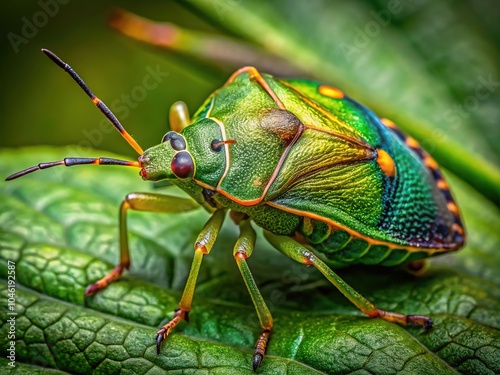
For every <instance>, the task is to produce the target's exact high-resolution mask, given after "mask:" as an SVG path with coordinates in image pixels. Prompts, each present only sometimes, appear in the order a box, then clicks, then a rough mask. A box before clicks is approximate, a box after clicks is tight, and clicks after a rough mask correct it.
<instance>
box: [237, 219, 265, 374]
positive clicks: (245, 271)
mask: <svg viewBox="0 0 500 375" xmlns="http://www.w3.org/2000/svg"><path fill="white" fill-rule="evenodd" d="M239 227H240V236H239V237H238V241H237V242H236V245H235V246H234V251H233V255H234V259H235V260H236V264H237V265H238V268H239V269H240V272H241V276H243V280H244V281H245V284H246V286H247V289H248V292H249V293H250V297H251V298H252V301H253V304H254V305H255V310H256V311H257V315H258V316H259V321H260V326H261V327H262V333H261V335H260V337H259V339H258V340H257V344H256V345H255V353H254V355H253V370H254V371H255V370H257V368H258V367H259V366H260V364H261V362H262V360H263V359H264V354H266V346H267V342H268V341H269V336H270V333H271V329H272V328H273V317H272V316H271V312H270V311H269V308H268V307H267V305H266V301H264V298H262V294H260V291H259V289H258V287H257V284H256V283H255V280H254V279H253V276H252V273H251V272H250V269H249V268H248V264H247V261H246V259H247V258H248V257H249V256H250V255H252V252H253V249H254V245H255V231H254V230H253V228H252V226H251V224H250V220H248V219H247V220H242V221H241V222H240V223H239Z"/></svg>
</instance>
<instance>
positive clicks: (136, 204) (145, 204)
mask: <svg viewBox="0 0 500 375" xmlns="http://www.w3.org/2000/svg"><path fill="white" fill-rule="evenodd" d="M198 207H200V206H199V204H198V203H196V202H195V201H193V200H191V199H183V198H178V197H170V196H168V195H163V194H150V193H131V194H128V195H127V196H126V197H125V199H124V200H123V201H122V204H121V206H120V263H119V264H118V265H117V266H116V267H115V268H114V269H113V270H112V271H111V272H110V273H109V274H108V275H106V276H104V277H103V278H102V279H100V280H98V281H96V282H95V283H93V284H90V285H89V286H88V287H87V289H86V290H85V297H88V296H90V295H92V294H94V293H96V292H98V291H100V290H102V289H104V288H106V287H107V286H108V285H109V284H110V283H112V282H113V281H116V280H117V279H118V278H119V277H120V276H121V274H122V272H123V270H125V269H128V268H129V267H130V255H129V246H128V236H127V211H128V210H129V209H132V210H138V211H151V212H165V213H166V212H169V213H179V212H187V211H191V210H194V209H196V208H198Z"/></svg>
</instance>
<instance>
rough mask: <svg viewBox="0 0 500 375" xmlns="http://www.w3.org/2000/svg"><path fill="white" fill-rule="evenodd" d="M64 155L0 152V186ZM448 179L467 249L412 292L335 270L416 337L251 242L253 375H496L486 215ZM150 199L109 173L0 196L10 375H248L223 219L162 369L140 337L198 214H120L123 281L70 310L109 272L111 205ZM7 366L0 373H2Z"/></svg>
mask: <svg viewBox="0 0 500 375" xmlns="http://www.w3.org/2000/svg"><path fill="white" fill-rule="evenodd" d="M64 153H65V150H63V149H55V148H27V149H18V150H11V149H4V150H2V151H1V152H0V175H2V176H7V175H9V174H10V173H13V172H15V171H18V170H20V169H23V168H25V167H27V166H30V165H34V164H36V163H39V162H41V161H51V160H58V159H60V158H61V157H63V156H64ZM110 156H112V155H110ZM448 178H449V180H450V184H451V185H452V186H453V188H454V193H455V195H456V196H457V200H458V202H459V205H460V206H461V207H462V210H463V214H464V217H465V222H466V226H467V228H468V233H469V234H470V236H469V244H468V246H467V247H466V248H464V249H463V250H460V251H459V252H457V253H454V254H449V255H445V256H442V257H440V258H436V259H433V260H432V263H431V267H430V270H429V272H428V273H427V274H426V275H425V276H423V277H418V278H416V277H413V276H410V275H408V274H407V273H405V272H404V271H403V270H401V269H399V268H381V267H351V268H347V269H343V270H339V274H340V275H341V277H343V278H344V279H345V280H346V281H347V282H348V283H350V284H351V285H352V286H353V287H354V288H356V289H357V290H359V291H360V292H362V293H363V294H364V295H365V296H366V297H368V298H369V299H370V300H371V301H372V302H374V303H375V304H376V305H377V306H378V307H379V308H382V309H390V310H395V311H400V312H403V313H417V314H425V315H430V316H431V317H432V319H433V320H434V323H435V328H434V329H432V330H431V331H430V332H428V333H424V332H422V331H421V330H420V329H418V328H411V327H409V328H407V327H401V326H398V325H396V324H392V323H389V322H386V321H382V320H380V319H369V318H367V317H365V316H364V315H363V314H362V313H361V312H360V311H358V310H357V309H356V308H355V307H354V306H353V305H351V304H350V303H349V302H348V301H347V300H346V299H345V298H344V297H343V296H342V295H341V294H340V293H339V292H338V291H337V290H336V289H335V288H334V287H333V286H331V285H329V284H328V283H327V282H326V281H325V280H324V279H322V278H321V277H320V275H318V272H316V271H315V270H314V269H311V268H307V267H304V266H302V265H299V264H297V263H294V262H293V261H292V260H290V259H287V258H285V257H284V256H283V255H281V254H279V253H278V252H277V251H274V250H273V249H272V248H270V246H269V245H268V244H267V243H266V242H265V240H264V239H263V238H262V237H259V238H258V242H257V248H256V251H255V253H254V255H252V257H251V258H250V259H249V265H250V267H251V269H252V271H253V273H254V275H255V277H256V280H257V283H258V284H259V285H260V288H261V290H262V293H263V295H264V298H265V299H266V301H267V302H268V304H269V307H270V309H271V311H272V314H273V317H274V320H275V327H274V329H273V332H272V336H271V340H270V343H269V347H268V354H267V356H266V358H265V359H264V362H263V364H262V367H261V368H260V370H259V373H261V374H276V373H290V374H345V373H356V374H368V373H376V374H393V373H412V374H429V373H439V374H448V373H457V372H462V373H475V374H493V373H498V372H499V371H500V313H499V312H500V277H499V272H498V270H499V269H500V253H499V252H498V244H499V243H500V238H499V237H500V230H499V229H500V215H499V212H498V209H497V208H496V207H495V206H493V205H492V204H491V203H490V202H488V201H487V200H486V199H485V198H483V197H482V196H481V195H480V194H478V193H477V192H475V191H474V190H473V189H471V188H470V187H469V186H468V185H466V184H465V183H464V182H462V181H461V180H459V179H458V178H456V177H453V176H452V175H448ZM151 190H152V187H151V185H150V184H148V183H144V182H142V181H141V180H140V178H139V177H138V176H137V170H135V169H128V168H118V167H94V166H82V167H76V168H63V167H61V168H54V169H51V170H45V171H40V172H37V173H34V174H32V175H29V176H26V177H23V178H22V179H19V180H15V181H10V182H1V183H0V195H1V199H0V277H1V278H2V282H1V289H0V294H1V295H2V296H1V306H0V307H1V308H0V316H1V317H2V326H1V329H0V347H1V349H2V352H4V353H5V352H6V351H7V349H8V348H9V346H10V345H11V343H10V339H8V333H9V328H10V325H9V322H8V320H7V319H9V318H11V317H12V316H13V315H8V312H13V311H12V310H9V307H10V305H8V297H9V295H8V292H9V290H8V288H7V285H8V284H7V280H8V262H9V261H10V262H15V276H16V288H15V312H16V313H17V315H15V324H16V327H15V328H16V331H15V356H16V368H14V369H10V373H13V374H18V373H19V374H22V373H36V372H39V373H47V374H49V373H60V372H54V371H53V370H50V369H57V370H60V371H63V372H65V373H75V374H77V373H78V374H81V373H91V372H92V371H94V373H97V374H101V373H102V374H114V373H122V372H123V373H138V374H145V373H147V374H156V373H158V374H160V373H164V372H165V370H168V371H169V373H173V374H176V373H196V374H198V373H199V374H205V373H207V372H208V373H214V374H232V373H248V374H252V373H253V372H252V370H251V358H252V354H253V346H254V344H255V341H256V339H257V338H258V335H259V334H260V328H259V325H258V319H257V315H256V313H255V311H254V309H253V306H252V303H251V300H250V298H249V296H248V294H247V292H246V289H245V286H244V283H243V282H242V280H241V279H240V276H239V272H238V269H237V267H236V265H235V262H234V260H233V257H232V247H233V245H234V241H235V239H236V232H235V226H234V225H233V224H232V222H231V221H230V220H227V222H226V223H225V225H224V226H223V230H222V233H221V235H220V237H219V239H218V241H217V243H216V246H215V248H214V250H213V251H212V252H211V253H210V255H209V256H207V257H205V259H204V260H203V264H202V269H201V272H200V276H199V279H198V284H197V289H196V294H195V299H194V305H193V309H192V311H191V314H190V322H189V323H181V325H180V326H178V327H176V329H175V331H174V332H173V333H172V334H171V335H170V336H169V337H168V339H167V340H166V343H165V344H164V346H163V348H162V351H161V353H160V355H156V351H155V342H154V335H155V332H156V330H157V329H158V328H159V327H160V325H161V324H162V323H163V324H164V323H165V322H166V321H167V320H168V319H169V318H171V317H172V314H173V310H174V309H175V307H176V306H177V303H178V300H179V299H180V296H181V293H182V290H183V286H184V282H185V280H186V276H187V272H188V270H189V266H190V261H191V259H192V255H193V243H194V240H195V238H196V235H197V233H198V231H199V230H200V229H201V227H202V225H203V223H204V222H205V221H206V220H207V218H208V214H207V213H205V212H203V211H202V210H201V209H200V210H196V211H193V212H190V213H185V214H177V215H173V214H152V213H151V214H150V213H137V212H132V213H130V216H129V217H130V220H129V225H130V226H129V228H130V245H131V257H132V267H131V270H130V272H127V273H126V274H125V275H124V276H123V277H122V279H120V280H119V281H118V282H115V283H113V284H111V285H110V286H109V287H108V288H107V289H106V290H104V291H102V292H101V293H98V294H97V295H95V296H93V297H90V298H88V299H87V300H85V301H84V299H83V292H84V289H85V287H86V285H88V284H89V283H91V282H94V281H95V280H97V279H98V278H100V277H102V276H104V275H105V274H106V273H107V272H109V271H110V270H111V269H112V268H113V267H114V265H115V264H116V262H117V260H118V251H119V250H118V207H119V203H120V201H121V199H122V198H123V197H124V196H125V194H127V193H128V192H132V191H151ZM169 192H170V193H172V194H182V193H180V192H178V191H176V190H175V188H169V189H166V190H165V193H169ZM7 361H8V360H7ZM7 363H8V362H5V359H4V360H3V362H2V363H1V364H2V365H3V364H5V366H4V367H2V368H6V369H9V368H10V367H9V366H8V364H7ZM45 368H48V369H45Z"/></svg>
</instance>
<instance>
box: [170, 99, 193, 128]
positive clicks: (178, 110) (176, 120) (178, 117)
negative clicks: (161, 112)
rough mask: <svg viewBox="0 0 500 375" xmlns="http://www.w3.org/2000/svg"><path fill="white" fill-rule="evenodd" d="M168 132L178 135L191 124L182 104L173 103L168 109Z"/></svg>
mask: <svg viewBox="0 0 500 375" xmlns="http://www.w3.org/2000/svg"><path fill="white" fill-rule="evenodd" d="M169 121H170V130H173V131H174V132H177V133H180V132H181V130H182V129H184V128H185V127H186V126H188V125H189V124H190V123H191V119H190V118H189V112H188V109H187V106H186V103H184V102H175V103H174V104H172V107H170V116H169Z"/></svg>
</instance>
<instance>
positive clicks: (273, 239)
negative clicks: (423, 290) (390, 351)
mask: <svg viewBox="0 0 500 375" xmlns="http://www.w3.org/2000/svg"><path fill="white" fill-rule="evenodd" d="M264 235H265V237H266V238H267V240H268V241H269V242H270V243H271V244H272V245H273V246H274V247H275V248H276V249H278V250H279V251H281V252H282V253H283V254H285V255H286V256H288V257H290V258H292V259H293V260H295V261H297V262H299V263H303V264H305V265H307V266H311V265H312V266H314V267H316V268H317V269H318V270H319V271H320V272H321V273H322V274H323V275H324V276H325V277H326V278H327V279H328V281H330V282H331V283H332V284H333V285H335V286H336V287H337V289H338V290H339V291H340V292H341V293H342V294H343V295H344V296H346V297H347V299H349V301H351V302H352V303H353V304H354V305H355V306H356V307H357V308H358V309H360V310H361V311H362V312H363V313H365V314H366V315H368V316H369V317H370V318H376V317H379V318H382V319H384V320H387V321H389V322H395V323H399V324H417V325H421V326H423V327H424V328H425V329H429V328H432V320H431V319H430V318H428V317H426V316H422V315H404V314H400V313H396V312H391V311H384V310H379V309H377V307H375V305H374V304H372V303H371V302H370V301H368V300H367V299H366V298H365V297H363V296H362V295H361V294H359V293H358V292H357V291H355V290H354V289H353V288H352V287H351V286H350V285H349V284H347V283H346V282H345V281H344V280H342V279H341V278H340V277H339V276H338V275H337V274H336V273H335V272H333V271H332V270H331V269H330V267H328V266H327V265H326V264H325V263H324V262H323V261H321V259H319V258H318V257H317V256H316V255H315V254H313V253H312V252H311V251H310V250H308V249H307V248H305V247H303V246H302V245H300V244H299V243H298V242H296V241H294V240H293V239H292V238H290V237H287V236H277V235H275V234H272V233H270V232H268V231H264Z"/></svg>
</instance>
